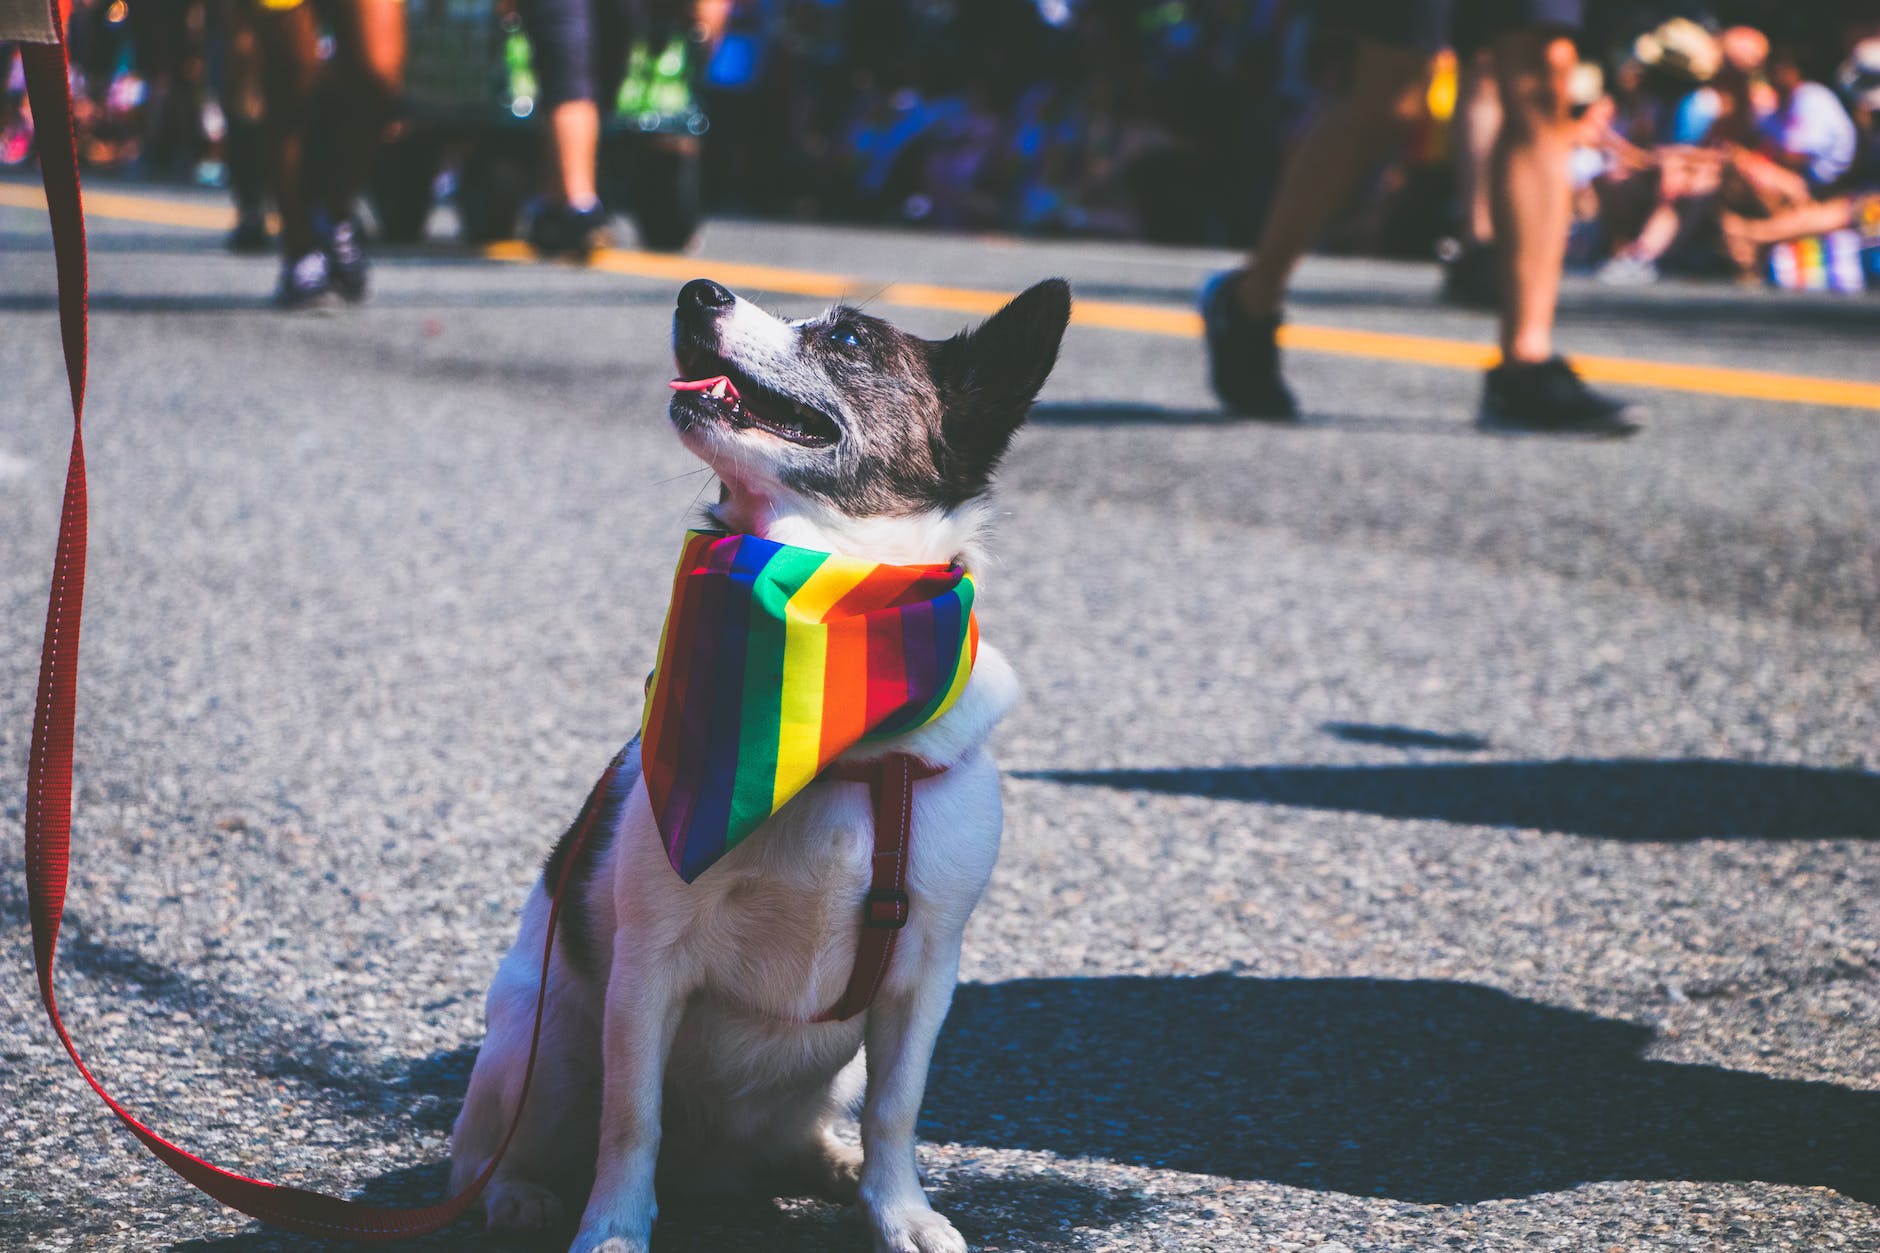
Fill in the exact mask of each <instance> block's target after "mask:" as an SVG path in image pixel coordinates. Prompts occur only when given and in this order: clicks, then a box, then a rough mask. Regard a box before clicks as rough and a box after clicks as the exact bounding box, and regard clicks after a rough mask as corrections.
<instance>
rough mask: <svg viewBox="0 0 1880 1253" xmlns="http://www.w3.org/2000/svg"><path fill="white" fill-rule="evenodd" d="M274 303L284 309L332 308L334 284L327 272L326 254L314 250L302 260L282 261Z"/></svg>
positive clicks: (305, 254) (301, 257) (286, 258)
mask: <svg viewBox="0 0 1880 1253" xmlns="http://www.w3.org/2000/svg"><path fill="white" fill-rule="evenodd" d="M274 303H275V304H277V305H279V306H280V307H281V308H283V309H330V308H332V307H333V282H332V276H331V275H330V274H329V273H328V271H327V265H326V253H324V252H322V251H320V249H318V248H314V249H312V250H310V251H308V252H303V253H301V254H300V255H299V256H298V257H284V258H282V260H281V284H280V287H279V288H278V289H277V290H276V291H275V293H274Z"/></svg>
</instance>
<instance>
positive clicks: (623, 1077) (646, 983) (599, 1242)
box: [569, 927, 685, 1253]
mask: <svg viewBox="0 0 1880 1253" xmlns="http://www.w3.org/2000/svg"><path fill="white" fill-rule="evenodd" d="M638 947H639V943H638V937H636V936H634V934H633V933H632V931H631V930H630V929H628V928H624V927H623V928H622V929H621V930H620V931H619V932H618V933H617V935H616V938H615V941H614V965H613V973H612V975H611V976H610V977H609V979H608V982H607V1009H606V1016H605V1018H604V1019H603V1022H602V1027H601V1119H600V1151H599V1154H598V1155H597V1160H596V1162H595V1175H594V1189H593V1191H592V1192H591V1193H589V1195H588V1204H587V1210H586V1212H584V1213H583V1214H582V1215H581V1229H580V1231H579V1232H577V1233H576V1235H575V1239H574V1244H573V1245H572V1246H570V1248H569V1253H646V1250H647V1247H648V1244H649V1243H650V1241H651V1240H652V1235H653V1218H654V1216H655V1215H656V1213H657V1206H656V1205H655V1203H654V1200H653V1173H654V1167H655V1166H656V1165H657V1164H658V1160H659V1117H660V1096H661V1088H662V1085H663V1084H664V1081H665V1074H666V1057H667V1054H668V1053H669V1052H670V1051H671V1049H672V1040H673V1036H674V1035H675V1034H676V1033H677V1031H678V1029H679V1019H680V1016H681V1014H683V1013H684V1011H685V992H684V990H683V989H681V988H678V987H676V986H675V985H674V984H673V982H672V980H671V978H670V972H669V971H668V970H667V969H665V968H664V967H663V965H662V964H661V963H654V962H647V961H646V960H645V959H644V955H643V954H641V953H639V952H638V951H637V949H638Z"/></svg>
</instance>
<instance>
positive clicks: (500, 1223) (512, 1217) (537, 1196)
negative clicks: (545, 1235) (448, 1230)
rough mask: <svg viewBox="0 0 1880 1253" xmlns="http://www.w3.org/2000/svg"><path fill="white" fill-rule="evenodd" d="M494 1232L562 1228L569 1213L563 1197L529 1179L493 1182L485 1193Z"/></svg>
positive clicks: (490, 1223)
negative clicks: (562, 1201) (563, 1221)
mask: <svg viewBox="0 0 1880 1253" xmlns="http://www.w3.org/2000/svg"><path fill="white" fill-rule="evenodd" d="M483 1207H484V1213H485V1214H487V1215H488V1216H489V1227H490V1230H491V1231H547V1230H549V1229H550V1228H553V1227H559V1226H561V1222H562V1219H563V1218H564V1217H565V1216H566V1213H567V1211H566V1210H565V1209H564V1208H563V1206H562V1203H561V1198H560V1197H558V1196H556V1195H555V1194H554V1193H553V1192H550V1191H549V1190H548V1189H547V1188H544V1187H542V1186H541V1185H540V1184H534V1183H530V1182H529V1181H528V1180H526V1179H505V1178H503V1177H501V1176H500V1175H499V1176H498V1177H496V1178H495V1179H492V1180H490V1186H489V1190H488V1191H487V1192H485V1193H484V1194H483Z"/></svg>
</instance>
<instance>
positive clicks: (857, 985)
mask: <svg viewBox="0 0 1880 1253" xmlns="http://www.w3.org/2000/svg"><path fill="white" fill-rule="evenodd" d="M945 771H946V767H945V766H930V765H928V764H927V763H926V762H924V761H922V760H921V759H920V758H918V757H910V756H908V755H907V754H906V753H889V754H888V755H887V756H886V757H878V758H876V759H875V760H873V761H863V762H857V763H855V764H854V765H852V766H851V765H842V764H841V763H837V764H836V765H833V766H831V767H829V769H828V770H827V771H826V772H825V773H826V774H828V775H829V776H830V777H832V778H837V779H842V780H844V781H846V782H849V783H866V784H868V786H869V788H870V790H872V791H873V793H874V797H875V855H874V857H873V858H872V859H871V861H870V871H869V876H868V895H867V896H865V897H863V898H862V938H861V942H860V943H859V944H858V945H857V946H856V949H855V969H853V970H851V971H850V972H849V986H848V987H846V988H844V989H843V990H842V999H841V1000H839V1001H837V1002H836V1003H835V1004H834V1005H831V1006H830V1007H829V1008H828V1009H825V1010H824V1011H823V1012H822V1013H820V1014H818V1015H816V1017H815V1018H814V1019H812V1020H811V1021H813V1022H841V1021H842V1020H844V1019H847V1018H853V1017H855V1015H857V1014H859V1013H861V1012H862V1011H863V1010H865V1009H867V1008H868V1007H869V1005H870V1004H871V1003H873V1001H874V999H875V993H877V992H879V991H880V990H881V981H882V979H883V978H885V977H886V976H887V973H888V963H889V962H891V961H893V960H894V942H895V940H897V939H898V938H900V935H901V928H902V927H905V926H906V925H907V918H908V913H909V911H910V909H911V908H912V905H911V902H910V901H909V900H908V896H907V862H908V856H909V847H908V846H909V845H910V844H911V843H912V841H913V838H914V781H915V780H916V779H931V778H932V777H933V776H935V775H937V774H943V773H945Z"/></svg>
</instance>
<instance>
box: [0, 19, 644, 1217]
mask: <svg viewBox="0 0 1880 1253" xmlns="http://www.w3.org/2000/svg"><path fill="white" fill-rule="evenodd" d="M52 9H53V12H52V19H53V23H54V30H55V32H56V34H57V36H58V41H57V42H55V43H28V42H22V43H21V44H20V45H19V50H20V60H21V63H22V66H23V68H24V70H25V76H26V93H27V98H28V100H29V101H30V102H31V104H32V110H33V118H34V121H35V130H36V133H37V135H38V147H39V166H40V174H41V178H42V179H43V181H44V183H45V189H46V207H47V210H48V211H49V213H50V215H51V219H52V243H53V254H54V259H55V262H56V265H57V269H58V285H59V300H58V303H59V329H60V338H61V340H62V343H63V347H64V351H65V373H66V382H67V385H68V386H69V387H70V389H71V393H72V451H71V458H70V461H69V463H68V465H67V468H66V476H65V497H64V504H63V506H62V508H61V511H60V515H59V539H58V546H57V548H56V550H55V553H54V557H53V564H52V590H51V595H50V597H49V599H48V602H47V606H46V637H45V643H44V645H43V647H42V648H41V651H40V657H39V691H38V697H37V701H36V704H35V706H34V711H33V738H32V749H31V753H30V756H29V758H28V765H27V775H26V892H27V901H28V912H29V914H30V917H31V921H32V930H33V965H34V968H35V970H36V972H37V974H38V978H39V997H40V1000H41V1001H42V1002H43V1003H44V1005H45V1007H46V1016H47V1017H48V1018H49V1019H51V1021H52V1029H53V1030H54V1031H55V1032H57V1033H58V1037H59V1042H60V1043H61V1044H63V1045H64V1046H65V1051H66V1053H67V1054H69V1055H70V1056H71V1058H72V1063H73V1065H75V1066H77V1067H78V1071H79V1073H80V1074H81V1075H83V1076H84V1078H85V1082H86V1083H88V1084H90V1085H91V1089H92V1091H94V1092H96V1093H97V1094H98V1096H99V1097H100V1098H101V1099H102V1100H103V1101H104V1103H105V1104H106V1105H108V1106H110V1108H111V1111H112V1112H113V1113H114V1114H116V1115H117V1116H118V1118H120V1119H121V1120H122V1121H123V1122H124V1124H125V1126H127V1127H129V1128H130V1130H131V1133H132V1134H133V1135H135V1136H136V1137H137V1138H138V1139H139V1140H141V1141H143V1143H144V1145H145V1146H146V1147H147V1148H149V1149H150V1151H151V1152H152V1153H154V1154H155V1155H156V1156H157V1157H158V1158H160V1159H161V1160H162V1161H163V1162H164V1164H166V1165H167V1166H169V1167H170V1169H172V1170H174V1171H175V1172H176V1173H177V1174H179V1175H181V1176H182V1177H183V1178H184V1179H186V1180H188V1181H189V1182H190V1183H192V1184H194V1185H195V1186H196V1187H197V1188H200V1189H201V1190H202V1191H203V1192H206V1193H207V1194H208V1195H210V1196H211V1197H214V1198H215V1199H216V1200H218V1201H220V1202H222V1204H224V1205H227V1206H229V1207H230V1208H232V1209H236V1210H239V1211H240V1212H242V1213H244V1214H247V1215H248V1216H249V1217H251V1218H256V1219H259V1220H260V1221H262V1222H264V1223H267V1224H269V1225H271V1226H275V1227H280V1228H284V1229H287V1230H291V1231H300V1232H306V1233H310V1234H313V1235H326V1236H337V1237H345V1238H350V1239H354V1240H397V1239H406V1238H410V1237H413V1236H421V1235H426V1234H429V1233H431V1232H434V1231H438V1230H440V1229H442V1228H444V1227H446V1226H449V1225H450V1224H451V1223H453V1222H455V1221H456V1220H457V1219H458V1217H460V1216H461V1215H462V1214H463V1213H464V1211H466V1210H467V1209H469V1207H470V1205H471V1204H472V1203H473V1202H474V1201H475V1200H476V1198H477V1195H478V1194H479V1193H480V1192H482V1190H483V1187H484V1185H485V1184H486V1183H488V1182H489V1179H490V1176H491V1175H492V1174H493V1173H494V1172H495V1170H496V1166H497V1163H498V1162H500V1161H501V1160H502V1157H503V1154H504V1153H505V1152H506V1151H507V1150H508V1148H509V1141H510V1138H511V1137H513V1136H514V1135H515V1132H516V1127H517V1125H518V1124H519V1123H520V1121H521V1120H520V1117H517V1118H516V1119H514V1120H512V1121H511V1123H510V1126H509V1130H508V1131H507V1132H505V1133H504V1136H503V1139H502V1142H501V1144H500V1145H499V1146H498V1148H497V1150H496V1153H495V1155H494V1156H493V1157H491V1158H490V1161H489V1164H488V1165H486V1166H485V1167H484V1168H483V1172H482V1174H480V1175H478V1176H477V1178H476V1179H475V1180H474V1181H472V1182H471V1184H470V1185H469V1186H468V1187H467V1188H465V1189H464V1190H463V1191H462V1192H460V1193H458V1194H457V1195H456V1196H454V1197H451V1198H450V1199H449V1200H446V1201H443V1202H441V1203H440V1204H437V1205H432V1206H427V1207H423V1208H416V1209H397V1208H391V1207H386V1206H379V1205H368V1204H365V1203H363V1202H360V1201H349V1200H345V1199H343V1198H340V1197H334V1196H327V1195H325V1194H323V1193H319V1192H313V1191H309V1190H307V1189H304V1188H293V1187H285V1186H282V1185H279V1184H271V1183H266V1182H264V1181H262V1180H259V1179H250V1178H248V1177H246V1176H245V1175H238V1174H235V1173H233V1172H231V1171H227V1170H224V1169H222V1168H221V1167H219V1166H216V1165H214V1164H213V1163H210V1162H207V1161H204V1160H203V1159H202V1158H200V1157H197V1156H196V1155H195V1154H193V1153H190V1152H188V1151H187V1150H185V1149H182V1148H179V1147H178V1146H177V1145H175V1144H172V1143H171V1142H170V1141H168V1140H166V1139H164V1138H163V1137H162V1136H160V1135H158V1134H157V1133H156V1132H154V1131H152V1130H151V1129H150V1128H149V1127H147V1126H145V1125H144V1124H143V1123H142V1122H140V1121H138V1119H137V1118H136V1117H135V1116H134V1115H133V1114H131V1112H130V1111H129V1110H127V1109H126V1108H124V1106H122V1105H120V1104H119V1103H118V1102H117V1101H116V1100H115V1099H114V1098H113V1097H112V1096H111V1094H110V1093H109V1092H106V1091H105V1089H104V1086H103V1085H102V1084H101V1083H99V1081H98V1079H97V1077H96V1076H94V1075H93V1074H92V1073H91V1070H90V1068H88V1067H87V1066H86V1065H85V1062H84V1060H83V1059H82V1058H81V1057H80V1056H79V1054H78V1048H77V1046H76V1045H74V1044H73V1043H72V1037H71V1035H70V1034H69V1033H68V1032H67V1031H66V1028H65V1024H64V1022H63V1021H61V1020H60V1018H59V1007H58V1000H57V998H56V996H55V995H54V990H53V963H54V959H55V957H56V955H57V949H58V943H59V923H60V920H61V918H62V917H63V914H64V910H65V888H66V879H67V875H68V871H69V867H70V860H71V829H72V740H73V726H74V722H75V716H76V711H77V706H78V634H79V626H80V622H81V618H82V613H81V608H82V605H83V601H84V594H85V524H86V514H87V510H86V499H85V441H84V413H85V366H86V324H87V317H86V311H87V307H86V300H87V287H88V283H87V275H86V252H85V216H84V208H83V204H82V202H81V199H80V193H79V179H78V147H77V141H76V135H75V132H74V130H73V126H72V98H71V84H70V79H69V78H68V77H67V73H68V71H67V63H66V45H65V32H64V21H63V17H62V15H61V14H60V13H59V10H58V6H57V5H56V4H55V5H53V6H52ZM618 768H619V767H618V764H617V763H616V764H615V765H613V766H609V767H608V769H607V771H606V772H605V773H603V774H602V775H601V778H600V782H598V783H597V784H595V793H596V796H598V795H599V794H601V793H603V792H604V791H605V790H606V789H607V788H609V787H611V786H612V785H613V779H614V775H615V773H616V772H617V770H618ZM600 809H601V806H600V805H598V804H594V803H590V804H589V805H588V806H587V807H586V812H587V814H588V819H587V821H586V822H584V823H583V824H582V826H581V828H580V830H579V831H578V832H577V834H576V837H575V839H574V841H573V845H572V849H571V854H572V855H571V856H569V857H568V859H567V861H566V863H565V865H564V867H563V872H562V875H561V880H560V882H558V883H557V884H556V885H555V895H554V898H553V900H552V901H551V903H550V906H549V915H548V934H547V939H546V940H545V942H544V944H543V946H542V974H541V983H540V985H539V986H538V987H537V990H536V995H535V1027H534V1033H533V1035H532V1036H531V1037H530V1040H529V1060H528V1065H527V1067H526V1068H525V1069H524V1071H523V1078H522V1091H521V1095H520V1097H519V1099H518V1100H517V1103H516V1108H517V1110H518V1113H519V1112H520V1110H521V1109H522V1104H523V1102H524V1101H526V1100H527V1099H528V1094H529V1085H530V1082H531V1081H532V1080H533V1079H534V1077H535V1059H536V1050H537V1048H538V1046H539V1044H540V1042H541V1035H542V1016H543V1007H544V1005H545V1002H546V998H547V994H548V970H549V959H550V956H551V955H552V954H553V952H554V946H555V933H556V930H557V924H558V922H559V915H560V912H561V897H562V892H563V890H564V889H565V888H566V886H567V883H568V877H569V876H568V871H569V870H571V869H572V868H573V867H574V866H575V865H576V864H577V862H578V861H579V854H580V850H581V848H582V846H583V845H585V844H586V843H587V839H588V836H589V835H590V834H591V830H592V827H593V825H594V820H593V815H594V814H596V813H598V812H599V810H600Z"/></svg>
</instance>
